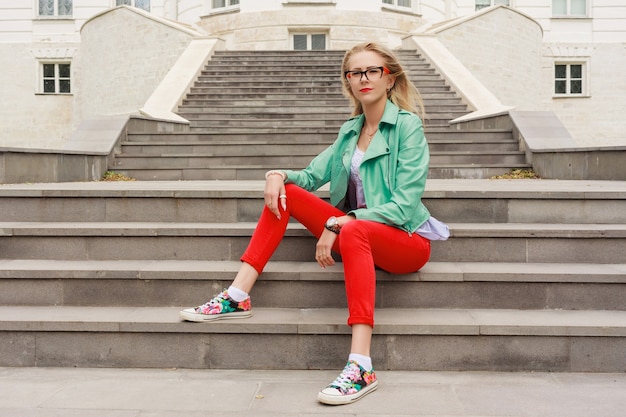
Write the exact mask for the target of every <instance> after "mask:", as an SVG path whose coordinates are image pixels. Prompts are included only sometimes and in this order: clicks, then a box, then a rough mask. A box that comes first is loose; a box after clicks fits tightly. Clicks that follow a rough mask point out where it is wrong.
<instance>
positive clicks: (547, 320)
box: [0, 53, 626, 372]
mask: <svg viewBox="0 0 626 417" xmlns="http://www.w3.org/2000/svg"><path fill="white" fill-rule="evenodd" d="M227 55H228V54H224V60H225V61H226V59H225V57H226V56H227ZM332 55H333V54H332V53H329V54H328V55H324V56H325V57H326V58H325V59H328V60H331V56H332ZM262 56H263V54H260V53H259V55H258V57H257V59H256V60H257V61H261V60H262V59H261V57H262ZM273 59H276V60H277V61H279V60H278V59H277V58H276V57H274V58H273ZM333 59H338V58H337V57H333ZM219 60H221V58H220V59H217V57H216V60H215V61H216V62H217V61H219ZM319 60H322V57H318V58H316V61H319ZM304 61H305V60H304V59H303V60H302V65H303V68H302V69H303V70H305V73H307V74H309V73H310V68H309V67H308V66H307V65H305V62H304ZM223 65H225V67H226V68H228V70H229V71H231V72H233V76H234V75H236V73H237V72H238V71H240V67H244V66H245V67H249V66H253V65H252V63H249V64H247V65H243V64H242V65H233V64H232V63H230V64H229V63H225V64H223ZM292 65H295V64H293V62H292ZM330 66H331V67H332V68H337V67H338V65H337V64H336V63H334V64H332V65H330ZM324 67H325V66H321V67H320V68H319V69H317V70H316V74H318V75H322V73H323V70H324ZM207 71H210V70H209V69H207ZM241 71H243V70H241ZM412 71H413V70H412ZM281 74H282V75H281V78H284V82H285V83H288V82H289V80H288V79H287V78H288V77H287V75H286V74H284V73H281ZM205 76H208V77H209V78H210V76H211V74H210V73H206V74H205ZM300 81H302V80H300ZM201 82H202V81H199V83H201ZM223 82H224V83H227V81H223ZM332 82H333V83H334V82H335V81H332ZM433 82H434V80H433ZM430 83H431V81H424V84H422V85H421V86H420V89H421V90H422V91H423V92H424V96H425V100H427V105H428V109H427V111H428V114H429V115H430V116H431V117H430V118H429V119H428V121H427V125H426V127H427V132H428V137H429V141H430V142H431V150H432V151H433V153H435V152H441V155H440V156H442V158H443V155H444V153H445V152H447V150H449V149H454V150H458V149H459V146H460V143H467V144H468V148H464V149H466V151H465V152H466V153H467V154H468V155H470V156H471V155H472V154H473V153H476V154H478V153H480V152H481V151H476V149H480V147H482V152H485V153H486V152H487V150H492V149H494V148H495V147H496V146H495V143H496V142H507V141H509V142H510V132H507V131H492V132H485V131H476V132H469V131H464V132H463V134H459V135H458V136H457V135H456V134H455V132H454V131H451V130H450V129H449V128H447V127H446V122H445V121H444V120H449V119H450V118H453V117H456V116H457V115H458V114H462V113H463V112H466V111H467V110H465V109H464V108H461V109H458V110H452V109H451V108H450V107H447V106H449V105H450V103H446V107H442V108H441V109H440V110H437V109H438V107H437V106H438V104H443V103H437V102H438V101H447V99H445V98H444V95H447V94H450V95H451V96H452V97H451V98H452V99H453V100H457V103H456V104H455V106H456V105H458V104H460V103H459V102H458V99H454V98H453V97H454V94H453V93H443V92H442V93H441V95H440V96H438V97H437V98H434V97H432V96H431V97H430V98H428V97H427V93H426V91H428V89H429V88H431V87H432V88H433V89H435V88H439V87H436V86H434V85H432V86H430ZM262 84H266V83H262ZM441 84H444V83H441ZM201 88H205V89H208V88H211V87H196V89H194V91H193V92H192V94H191V95H190V97H189V98H188V100H187V101H186V102H185V105H184V106H183V107H182V108H181V114H183V115H184V116H185V117H189V119H191V120H192V124H191V127H190V128H189V129H188V130H187V131H184V132H170V133H160V134H158V135H157V134H154V135H153V134H148V133H146V132H149V131H151V130H154V131H157V130H159V129H155V128H154V124H155V122H151V121H145V120H144V121H142V120H135V121H133V123H134V126H131V131H132V132H134V133H131V134H130V135H129V142H128V143H126V144H124V148H123V152H122V155H120V158H119V159H118V161H119V163H120V165H119V166H118V169H120V171H122V172H126V173H128V174H129V175H131V176H133V177H135V178H139V179H151V181H142V180H139V181H129V182H90V183H48V184H12V185H1V186H0V212H1V213H2V219H1V220H2V221H1V222H0V257H1V258H0V366H67V367H75V366H78V367H159V368H167V367H183V368H231V369H339V368H340V367H341V366H343V364H344V361H345V358H346V355H347V352H348V349H349V339H350V336H349V335H350V330H349V328H348V327H347V326H346V324H345V322H346V318H347V312H346V308H345V295H344V290H343V277H342V273H341V267H340V265H338V266H337V267H335V268H329V269H326V270H321V269H320V268H319V267H318V266H317V264H315V263H314V262H313V253H314V246H315V240H314V239H313V238H312V237H311V236H310V235H309V234H308V232H307V231H306V230H303V228H302V227H301V226H300V225H298V224H296V223H293V224H290V227H289V229H288V231H287V236H286V237H285V239H284V241H283V243H282V244H281V246H280V247H279V249H278V251H277V252H276V254H275V256H274V258H273V259H272V262H270V264H269V265H268V268H267V270H266V271H265V272H264V274H263V275H262V277H261V279H260V280H259V281H258V283H257V285H256V286H255V287H254V289H253V292H252V297H253V306H254V308H253V312H254V315H253V317H252V318H250V319H246V320H231V321H226V322H221V323H220V322H217V323H212V324H197V323H185V322H181V321H180V320H179V318H178V311H179V309H180V308H182V307H189V306H193V305H197V304H199V303H201V302H204V301H205V300H206V298H207V297H209V296H210V295H212V294H214V293H215V292H217V291H220V290H221V289H222V288H223V287H225V286H226V285H228V284H229V283H230V281H231V280H232V277H233V276H234V273H235V271H236V270H237V268H238V266H239V262H238V257H239V256H240V255H241V253H243V251H244V249H245V247H246V245H247V243H248V240H249V238H250V236H251V234H252V232H253V230H254V227H255V222H256V220H257V218H258V215H259V213H260V210H261V208H262V204H263V196H262V189H263V181H261V180H260V179H261V178H262V172H264V171H265V170H266V169H267V168H274V167H282V166H293V167H298V166H300V165H299V164H301V163H302V164H304V163H305V162H306V161H304V160H301V159H296V158H295V157H293V156H292V155H307V154H310V155H313V154H314V153H315V146H320V147H323V146H325V145H326V144H327V143H330V142H331V141H332V140H333V138H334V136H335V135H336V129H337V126H338V124H333V123H340V122H339V121H337V122H335V121H331V120H330V119H328V120H327V119H326V118H321V119H318V121H316V122H315V124H309V122H311V121H310V120H309V121H307V123H306V124H305V125H302V126H296V125H295V121H296V120H298V121H302V120H304V119H302V118H301V117H300V115H298V116H297V117H296V116H295V114H296V111H304V112H305V113H306V109H307V105H306V103H307V102H305V101H298V100H303V99H304V96H306V97H309V98H310V97H311V96H313V94H315V93H314V92H311V91H307V93H308V94H306V95H305V94H303V93H299V94H292V96H291V98H290V97H288V96H283V97H282V98H275V100H277V101H270V98H268V96H266V95H267V94H268V93H267V91H261V92H258V93H255V92H254V88H256V87H255V85H254V83H252V85H251V86H249V87H245V86H244V85H239V86H238V87H236V88H238V89H242V91H241V94H242V96H241V97H240V98H239V99H235V98H234V97H233V96H227V97H226V96H225V97H223V98H220V97H219V94H220V91H222V90H224V89H225V88H216V89H214V90H215V91H216V92H215V93H211V94H209V93H208V92H207V91H205V92H204V93H202V92H201V91H202V90H200V89H201ZM234 88H235V87H233V89H234ZM263 88H265V87H263ZM311 88H313V87H311ZM321 88H322V87H315V91H318V89H321ZM324 88H329V89H330V88H331V87H324ZM332 88H333V89H336V87H332ZM284 89H287V87H285V88H284ZM193 94H205V95H206V97H205V98H207V99H208V98H210V99H211V100H213V101H214V102H213V103H212V104H209V103H207V102H200V101H198V102H197V103H195V102H194V101H193V100H195V98H192V95H193ZM277 94H281V95H282V94H287V93H284V92H280V93H278V92H277ZM320 94H321V95H320V96H319V97H317V98H318V99H319V100H320V101H318V102H317V103H316V105H320V106H321V107H324V106H328V107H329V108H332V111H331V113H335V114H337V115H339V114H340V110H339V109H344V110H343V111H344V113H342V117H344V118H345V115H346V112H347V110H346V109H345V102H344V103H343V104H340V102H341V100H342V99H341V98H340V97H338V98H337V99H336V102H334V101H328V102H324V103H322V102H321V100H335V99H331V98H329V97H328V94H327V92H325V91H322V92H321V93H320ZM199 98H200V97H196V99H199ZM219 100H225V101H222V102H220V101H219ZM257 100H258V102H259V104H260V106H261V107H259V108H260V109H261V110H258V112H257V108H256V107H248V106H247V104H246V103H248V102H250V106H252V104H251V103H253V102H255V101H257ZM280 100H283V101H282V102H281V101H280ZM193 103H195V106H196V107H198V106H200V107H210V106H213V108H214V109H219V108H224V109H225V108H226V104H227V103H228V104H229V105H232V106H236V105H238V106H240V107H241V110H240V113H241V119H240V123H236V122H234V121H233V119H227V121H220V120H217V121H213V120H211V119H210V118H208V117H206V116H204V113H203V112H199V111H194V110H193V109H192V105H193ZM278 103H282V107H281V108H280V109H279V108H276V107H278V106H279V104H278ZM272 107H275V109H274V110H275V111H274V112H271V111H270V110H272V109H271V108H272ZM313 107H314V106H311V105H309V106H308V108H313ZM246 108H247V109H248V110H249V111H250V114H253V113H254V114H256V118H257V119H258V120H259V121H265V120H266V119H269V120H272V121H271V122H269V123H268V124H267V125H264V126H259V125H258V124H256V125H255V123H252V122H253V121H254V120H253V118H252V117H251V116H250V115H249V114H248V115H245V114H243V113H244V109H246ZM298 108H301V109H300V110H298ZM290 111H293V112H294V119H293V120H292V122H294V125H293V126H289V127H285V125H284V124H282V122H281V123H280V124H279V123H278V122H277V120H280V119H273V118H275V117H282V118H283V119H286V118H287V116H286V115H287V114H290V113H288V112H290ZM226 113H228V114H236V113H237V112H236V111H234V109H233V108H231V107H229V110H228V111H227V112H226ZM272 113H273V114H272ZM311 113H314V112H311ZM438 113H441V114H440V115H438ZM453 113H454V114H453ZM193 114H196V115H197V119H194V118H193V117H191V115H193ZM446 118H447V119H446ZM338 119H341V118H338ZM228 120H230V121H228ZM437 120H441V122H437ZM283 121H287V120H283ZM228 123H230V124H231V125H232V126H231V128H228V129H227V128H226V127H225V124H228ZM271 123H274V124H271ZM325 123H329V124H330V125H331V126H330V127H327V126H326V125H325ZM204 124H205V126H204V127H202V125H204ZM279 126H280V127H279ZM296 127H297V130H296ZM290 129H293V130H292V131H291V132H289V130H290ZM141 131H144V133H139V132H141ZM251 133H254V134H253V135H252V136H250V134H251ZM487 137H489V138H488V139H487ZM490 141H491V142H493V143H494V145H487V144H486V143H485V142H490ZM469 143H473V144H474V145H476V146H477V147H476V148H474V147H469V146H470V145H469ZM277 145H281V146H277ZM440 145H441V146H440ZM457 145H459V146H457ZM446 148H448V149H446ZM248 149H250V152H252V150H254V152H252V153H250V154H246V153H245V152H247V150H248ZM472 149H473V150H472ZM510 149H511V151H512V152H513V153H515V151H514V148H510ZM131 155H134V156H131ZM168 155H172V157H171V158H169V157H168ZM264 156H268V157H267V158H264ZM140 157H141V158H140ZM196 158H197V160H196ZM220 158H221V159H220ZM238 158H239V159H238ZM133 159H134V160H136V161H142V162H141V167H139V166H137V165H134V166H135V168H133V169H131V168H130V165H128V164H130V163H131V160H133ZM433 159H434V158H433ZM150 160H154V161H161V162H160V163H161V164H162V165H163V166H164V168H163V169H160V168H159V165H150V163H148V162H149V161H150ZM468 161H469V160H468ZM137 163H139V162H137ZM125 164H127V165H128V166H126V167H124V165H125ZM133 164H135V162H133ZM472 164H474V165H472ZM478 165H480V164H479V163H478V162H476V161H475V162H474V163H472V162H468V163H467V165H465V166H463V163H461V162H460V161H457V164H451V161H450V160H448V161H447V162H446V163H443V164H442V165H439V168H438V167H437V166H434V167H433V169H432V170H431V174H432V175H431V179H429V181H428V184H427V190H426V193H425V196H424V202H425V204H426V205H427V207H429V209H430V210H431V212H432V213H433V214H434V215H435V216H436V217H438V218H440V219H442V220H444V221H446V222H447V223H448V224H449V225H450V227H451V231H452V237H451V238H450V239H449V240H448V241H445V242H433V254H432V259H431V262H429V263H428V264H427V265H426V266H425V267H424V268H423V269H422V270H421V271H420V272H418V273H415V274H407V275H401V276H392V275H389V274H387V273H384V272H383V271H379V272H378V284H377V313H376V322H377V326H376V328H375V336H374V341H373V359H374V363H375V365H376V367H377V369H380V370H383V369H392V370H490V371H575V372H578V371H591V372H625V371H626V355H624V352H626V262H625V259H626V258H625V255H624V254H626V182H620V181H558V180H489V179H481V178H480V177H484V176H487V175H488V172H489V170H493V171H495V170H502V169H504V167H503V166H497V167H496V166H494V165H495V164H491V163H489V164H487V166H484V165H483V166H482V170H481V169H478ZM510 167H511V166H507V167H506V169H507V170H508V168H510ZM475 168H476V169H475ZM463 171H465V172H466V173H467V174H468V175H467V176H468V177H469V179H468V178H466V179H459V178H437V177H439V176H443V175H444V174H445V175H446V176H450V173H451V172H452V173H454V175H451V176H452V177H455V176H457V175H458V174H459V173H460V172H463ZM181 179H185V180H189V179H194V180H195V181H180V180H181ZM216 179H217V180H219V181H216ZM319 195H320V196H321V197H326V196H327V191H325V190H321V191H319Z"/></svg>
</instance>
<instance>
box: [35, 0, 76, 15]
mask: <svg viewBox="0 0 626 417" xmlns="http://www.w3.org/2000/svg"><path fill="white" fill-rule="evenodd" d="M38 13H39V16H62V17H71V16H72V0H39V8H38Z"/></svg>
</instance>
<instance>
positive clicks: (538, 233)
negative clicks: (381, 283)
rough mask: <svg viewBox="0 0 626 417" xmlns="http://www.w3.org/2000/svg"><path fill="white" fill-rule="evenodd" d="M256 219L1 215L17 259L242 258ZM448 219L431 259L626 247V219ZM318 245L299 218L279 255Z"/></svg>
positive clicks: (6, 242) (614, 255)
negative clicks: (80, 219)
mask: <svg viewBox="0 0 626 417" xmlns="http://www.w3.org/2000/svg"><path fill="white" fill-rule="evenodd" d="M255 226H256V224H255V223H247V222H238V223H154V222H84V223H62V222H58V223H40V222H21V223H12V222H2V223H0V253H2V254H3V256H4V257H5V258H16V259H19V258H33V259H58V258H59V257H61V259H137V258H140V259H171V260H175V259H213V260H237V259H239V256H240V255H241V254H242V253H243V251H244V249H245V247H246V246H247V244H248V242H249V240H250V236H251V235H252V232H253V231H254V228H255ZM449 226H450V229H451V234H452V237H453V238H452V239H450V240H448V241H445V242H436V246H435V248H434V249H433V253H432V257H431V259H432V260H433V261H448V262H495V261H498V262H531V263H536V262H557V263H570V262H571V263H609V264H610V263H615V262H618V260H621V259H623V254H624V253H626V224H602V225H596V224H543V225H537V224H512V223H498V224H495V223H494V224H462V223H449ZM592 243H593V244H592ZM314 252H315V239H313V238H312V236H311V235H310V233H309V232H308V231H307V230H306V229H304V228H303V227H302V226H301V225H299V224H295V223H294V224H290V226H289V228H288V230H287V232H286V235H285V238H284V239H283V244H282V245H281V246H279V248H278V249H277V251H276V253H275V255H274V258H273V259H274V260H293V261H309V260H310V259H313V254H314Z"/></svg>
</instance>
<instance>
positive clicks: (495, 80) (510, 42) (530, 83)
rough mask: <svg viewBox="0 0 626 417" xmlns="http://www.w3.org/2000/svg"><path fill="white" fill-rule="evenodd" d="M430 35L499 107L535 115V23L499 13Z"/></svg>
mask: <svg viewBox="0 0 626 417" xmlns="http://www.w3.org/2000/svg"><path fill="white" fill-rule="evenodd" d="M432 33H433V34H435V35H436V36H437V39H438V40H439V41H440V42H441V43H442V44H443V45H444V46H445V47H446V48H448V50H449V51H450V52H451V53H452V54H453V55H454V56H455V57H456V58H457V59H458V60H459V61H460V62H461V63H463V65H465V67H466V68H467V69H468V70H469V71H470V72H472V73H473V74H474V76H475V77H476V78H477V79H478V80H479V81H480V82H481V83H483V84H484V85H485V87H487V89H489V90H490V91H491V92H492V93H493V94H494V95H495V96H496V97H497V98H498V99H499V100H500V101H501V102H502V103H503V104H505V105H509V106H514V107H515V108H517V109H518V110H533V109H537V106H538V105H539V103H540V97H541V95H542V91H541V53H542V50H541V48H542V41H541V37H542V30H541V27H540V26H539V25H538V24H537V23H536V22H535V21H534V20H532V19H531V18H529V17H527V16H525V15H523V14H521V13H519V12H517V11H514V10H512V9H510V8H506V7H498V8H495V9H489V10H488V11H486V12H484V13H479V14H477V15H474V16H473V17H470V18H464V19H459V20H458V21H455V22H453V23H451V24H448V25H444V26H442V27H440V28H437V29H436V30H433V31H432Z"/></svg>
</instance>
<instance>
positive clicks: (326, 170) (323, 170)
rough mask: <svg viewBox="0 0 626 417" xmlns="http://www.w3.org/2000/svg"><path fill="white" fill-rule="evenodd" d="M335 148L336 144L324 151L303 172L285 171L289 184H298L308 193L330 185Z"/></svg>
mask: <svg viewBox="0 0 626 417" xmlns="http://www.w3.org/2000/svg"><path fill="white" fill-rule="evenodd" d="M334 147H335V144H333V145H330V146H329V147H328V148H326V149H324V150H323V151H322V152H321V153H320V154H318V155H317V156H316V157H315V158H313V160H312V161H311V162H310V163H309V165H308V166H307V167H306V168H304V169H303V170H301V171H293V170H288V169H285V170H283V172H285V173H286V174H287V182H288V183H293V184H296V185H297V186H299V187H301V188H303V189H305V190H307V191H315V190H317V189H318V188H320V187H321V186H322V185H324V184H326V183H328V182H329V181H330V174H331V162H332V159H333V152H334Z"/></svg>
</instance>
